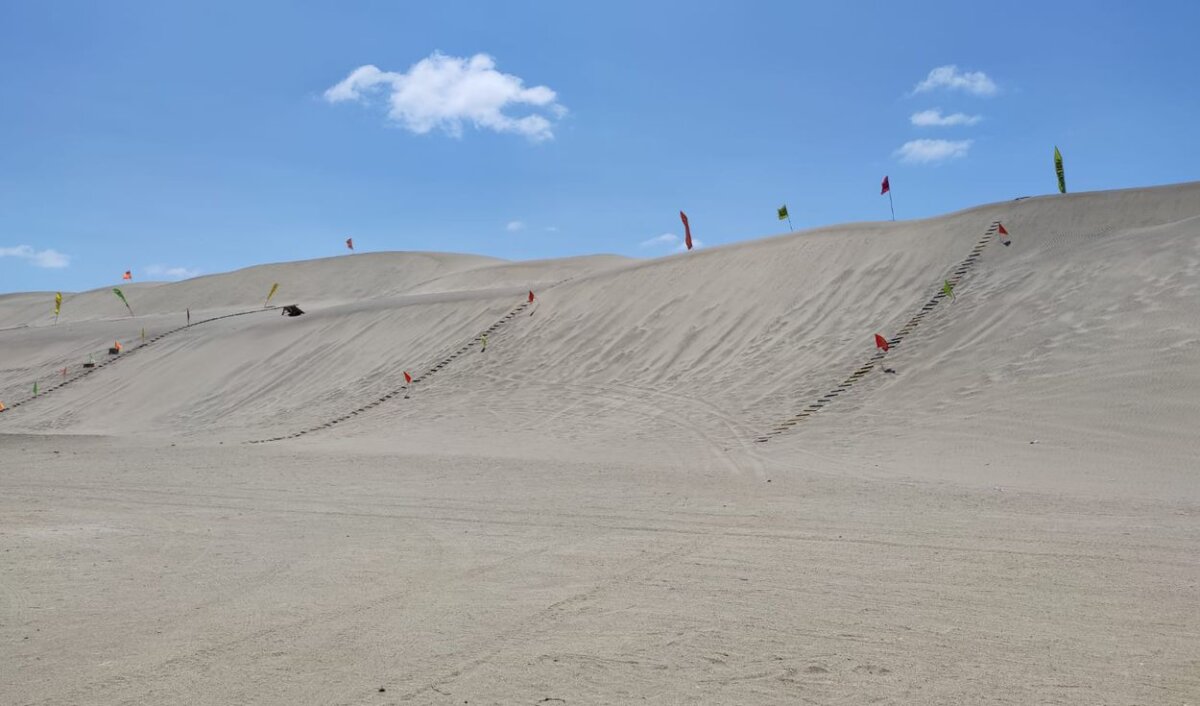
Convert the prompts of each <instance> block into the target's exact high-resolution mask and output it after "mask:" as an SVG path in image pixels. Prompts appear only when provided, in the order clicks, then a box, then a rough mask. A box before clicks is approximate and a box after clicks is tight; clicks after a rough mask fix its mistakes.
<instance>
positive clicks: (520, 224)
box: [504, 221, 525, 233]
mask: <svg viewBox="0 0 1200 706" xmlns="http://www.w3.org/2000/svg"><path fill="white" fill-rule="evenodd" d="M504 230H506V231H508V232H509V233H516V232H517V231H519V230H525V221H509V222H508V225H506V226H504Z"/></svg>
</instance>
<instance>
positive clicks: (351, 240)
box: [346, 238, 354, 250]
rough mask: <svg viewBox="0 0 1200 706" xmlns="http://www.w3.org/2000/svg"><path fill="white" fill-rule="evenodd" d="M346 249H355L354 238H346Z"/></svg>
mask: <svg viewBox="0 0 1200 706" xmlns="http://www.w3.org/2000/svg"><path fill="white" fill-rule="evenodd" d="M346 247H348V248H350V249H351V250H353V249H354V238H346Z"/></svg>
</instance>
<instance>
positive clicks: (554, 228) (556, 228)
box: [546, 226, 558, 233]
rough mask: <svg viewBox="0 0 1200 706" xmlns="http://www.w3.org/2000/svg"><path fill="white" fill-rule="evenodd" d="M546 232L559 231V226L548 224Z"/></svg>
mask: <svg viewBox="0 0 1200 706" xmlns="http://www.w3.org/2000/svg"><path fill="white" fill-rule="evenodd" d="M546 232H547V233H557V232H558V226H546Z"/></svg>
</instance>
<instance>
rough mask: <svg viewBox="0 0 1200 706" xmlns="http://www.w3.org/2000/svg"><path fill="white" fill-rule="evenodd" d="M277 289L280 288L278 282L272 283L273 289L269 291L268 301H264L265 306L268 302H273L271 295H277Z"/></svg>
mask: <svg viewBox="0 0 1200 706" xmlns="http://www.w3.org/2000/svg"><path fill="white" fill-rule="evenodd" d="M277 289H279V283H278V282H276V283H275V284H272V285H271V291H269V292H267V301H265V302H263V306H267V305H268V304H270V303H271V297H273V296H275V290H277Z"/></svg>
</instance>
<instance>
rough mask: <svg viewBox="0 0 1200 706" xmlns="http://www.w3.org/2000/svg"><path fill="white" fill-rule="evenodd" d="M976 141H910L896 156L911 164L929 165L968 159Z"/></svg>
mask: <svg viewBox="0 0 1200 706" xmlns="http://www.w3.org/2000/svg"><path fill="white" fill-rule="evenodd" d="M973 142H974V140H910V141H908V142H905V143H904V144H903V145H901V146H900V149H898V150H896V151H895V153H894V156H896V157H899V158H900V161H901V162H908V163H909V164H928V163H930V162H941V161H944V160H947V159H959V158H960V157H966V156H967V151H968V150H970V149H971V144H972V143H973Z"/></svg>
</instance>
